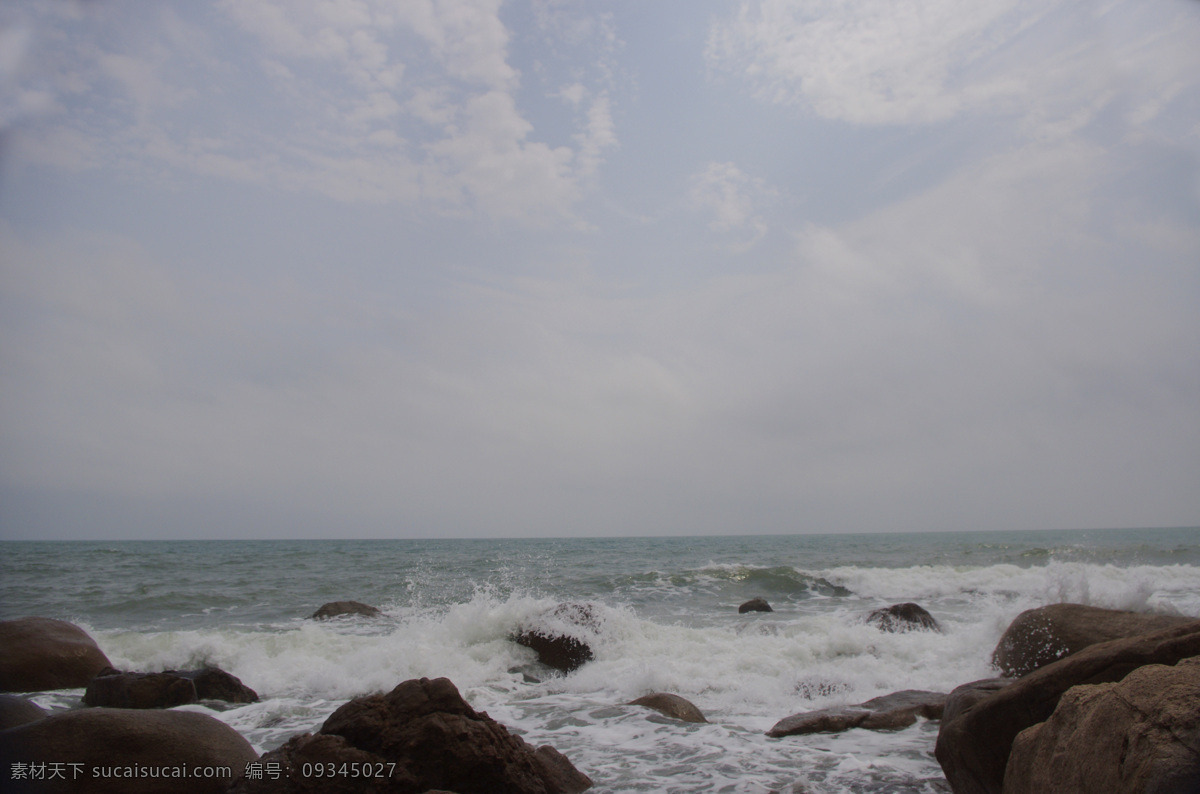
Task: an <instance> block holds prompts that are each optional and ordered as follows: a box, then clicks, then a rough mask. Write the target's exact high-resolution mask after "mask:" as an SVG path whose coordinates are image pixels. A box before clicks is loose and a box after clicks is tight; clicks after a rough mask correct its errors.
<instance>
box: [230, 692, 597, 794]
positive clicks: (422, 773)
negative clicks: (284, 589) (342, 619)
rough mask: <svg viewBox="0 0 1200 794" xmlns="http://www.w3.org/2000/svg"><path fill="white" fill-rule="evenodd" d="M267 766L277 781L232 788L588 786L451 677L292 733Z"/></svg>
mask: <svg viewBox="0 0 1200 794" xmlns="http://www.w3.org/2000/svg"><path fill="white" fill-rule="evenodd" d="M262 762H263V764H264V766H265V765H266V764H272V765H274V764H278V765H279V767H278V768H279V769H280V770H281V774H280V776H279V777H278V778H276V779H272V778H270V777H266V776H264V777H263V778H261V779H250V778H245V779H243V780H241V781H239V783H238V785H237V786H235V787H234V788H233V792H236V793H237V794H268V793H269V794H283V793H285V792H286V793H288V794H292V793H294V792H329V793H330V794H342V793H343V792H345V794H351V792H364V791H367V792H384V791H386V792H400V793H402V794H409V793H410V792H411V794H419V792H427V791H429V790H445V791H453V792H456V793H457V794H493V792H494V794H578V792H580V791H583V790H584V789H586V788H587V787H589V786H591V780H589V779H588V778H587V776H585V775H583V774H582V773H580V772H579V771H578V770H577V769H575V767H574V766H572V765H571V763H570V761H568V760H567V759H566V758H565V757H564V756H563V755H562V754H561V753H558V752H557V751H555V750H554V749H553V748H550V747H543V748H538V749H537V750H534V749H533V748H531V747H530V746H529V745H528V744H526V743H525V742H524V740H522V739H521V738H520V737H518V736H514V735H513V734H511V733H509V732H508V730H507V729H506V728H505V727H504V726H503V725H500V724H499V723H497V722H496V721H495V720H493V719H491V718H490V717H488V716H487V714H485V713H483V712H477V711H475V710H474V709H472V708H471V707H470V706H469V705H467V703H466V702H465V701H464V700H463V699H462V697H461V696H460V695H459V693H458V690H457V689H456V688H455V686H454V684H452V683H451V682H450V681H449V680H447V679H445V678H438V679H434V680H430V679H428V678H422V679H420V680H412V681H405V682H404V683H402V684H400V685H399V686H397V687H396V688H395V689H393V690H392V691H391V692H389V693H388V694H386V695H371V696H368V697H362V698H356V699H354V700H351V701H350V702H349V703H346V704H345V705H343V706H342V707H341V708H339V709H338V710H337V711H335V712H334V713H333V714H331V715H330V716H329V719H327V720H326V721H325V724H324V725H323V726H322V727H321V730H320V732H319V733H317V734H315V735H313V734H303V735H301V736H296V737H293V738H292V739H291V740H289V741H288V742H287V743H286V744H284V745H283V746H282V747H280V748H279V749H278V750H274V751H272V752H270V753H267V754H266V755H264V756H263V758H262ZM306 763H307V764H312V765H315V764H318V763H319V764H327V763H332V764H334V765H335V768H340V767H341V765H342V764H343V763H346V764H348V765H353V764H358V768H359V769H364V768H367V769H370V770H372V771H374V770H380V772H381V775H380V776H378V777H376V776H372V777H370V778H361V777H360V778H359V779H357V780H353V779H349V778H344V777H338V776H334V777H325V778H323V779H317V778H315V777H313V776H312V775H309V776H307V777H306V776H305V775H304V774H303V770H304V764H306ZM350 768H353V767H350Z"/></svg>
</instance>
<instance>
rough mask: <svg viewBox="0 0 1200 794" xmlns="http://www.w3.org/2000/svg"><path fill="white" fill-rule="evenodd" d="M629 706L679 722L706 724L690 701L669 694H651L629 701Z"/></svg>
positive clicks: (698, 710)
mask: <svg viewBox="0 0 1200 794" xmlns="http://www.w3.org/2000/svg"><path fill="white" fill-rule="evenodd" d="M627 705H630V706H645V707H646V708H648V709H654V710H655V711H657V712H659V713H661V714H664V715H666V716H668V717H670V718H672V719H676V720H680V721H681V722H708V720H706V719H705V718H704V714H703V713H702V712H701V711H700V709H698V708H696V706H695V704H693V703H692V702H691V701H690V700H688V699H686V698H682V697H680V696H679V695H673V694H671V693H670V692H652V693H650V694H649V695H642V696H641V697H640V698H638V699H637V700H633V701H630V702H629V703H628V704H627Z"/></svg>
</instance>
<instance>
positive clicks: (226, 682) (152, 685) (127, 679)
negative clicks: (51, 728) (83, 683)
mask: <svg viewBox="0 0 1200 794" xmlns="http://www.w3.org/2000/svg"><path fill="white" fill-rule="evenodd" d="M198 700H221V701H225V702H227V703H255V702H257V701H258V693H256V692H255V691H254V690H253V689H251V688H250V687H248V686H246V685H245V684H243V683H242V682H241V680H240V679H239V678H238V677H237V676H234V675H230V674H229V673H227V672H225V671H224V670H222V669H220V668H218V667H205V668H203V669H200V670H167V671H165V672H162V673H126V672H122V671H120V670H114V669H112V668H111V667H110V668H108V669H107V670H102V671H101V672H100V674H99V675H97V676H96V677H95V678H93V679H92V681H91V683H89V684H88V688H87V692H85V693H84V695H83V703H84V705H86V706H108V707H111V708H120V709H167V708H171V707H173V706H182V705H185V704H187V703H195V702H196V701H198Z"/></svg>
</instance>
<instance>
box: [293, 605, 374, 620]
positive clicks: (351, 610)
mask: <svg viewBox="0 0 1200 794" xmlns="http://www.w3.org/2000/svg"><path fill="white" fill-rule="evenodd" d="M382 614H383V613H382V612H380V611H379V609H378V607H373V606H371V605H370V604H364V603H362V602H361V601H330V602H329V603H328V604H322V605H321V607H320V608H319V609H318V610H317V611H316V612H314V613H312V615H311V616H310V620H328V619H329V618H336V617H341V616H343V615H361V616H363V617H368V618H376V617H379V616H380V615H382Z"/></svg>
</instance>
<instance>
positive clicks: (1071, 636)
mask: <svg viewBox="0 0 1200 794" xmlns="http://www.w3.org/2000/svg"><path fill="white" fill-rule="evenodd" d="M1191 620H1192V618H1185V617H1178V616H1175V615H1144V614H1141V613H1138V612H1122V611H1120V610H1115V609H1101V608H1100V607H1091V606H1086V605H1084V604H1050V605H1049V606H1044V607H1038V608H1037V609H1027V610H1025V611H1024V612H1022V613H1021V614H1020V615H1017V617H1016V619H1014V620H1013V622H1012V623H1010V624H1009V626H1008V629H1007V630H1005V632H1004V635H1003V636H1001V637H1000V642H998V643H997V644H996V650H995V651H994V652H993V653H992V663H993V664H994V665H995V666H996V667H998V668H999V669H1000V671H1001V672H1002V673H1003V674H1004V675H1006V676H1023V675H1028V674H1029V673H1032V672H1033V671H1034V670H1036V669H1038V668H1039V667H1043V666H1044V665H1047V664H1050V663H1051V662H1055V661H1058V660H1059V659H1062V658H1065V657H1067V656H1070V655H1071V654H1073V653H1078V652H1079V651H1082V650H1083V649H1084V648H1086V647H1088V646H1090V645H1095V644H1096V643H1098V642H1108V641H1109V640H1118V639H1122V638H1124V637H1134V636H1137V635H1138V634H1146V633H1149V632H1152V631H1160V630H1162V629H1166V628H1170V627H1171V626H1179V625H1182V624H1184V623H1188V622H1190V621H1191Z"/></svg>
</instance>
